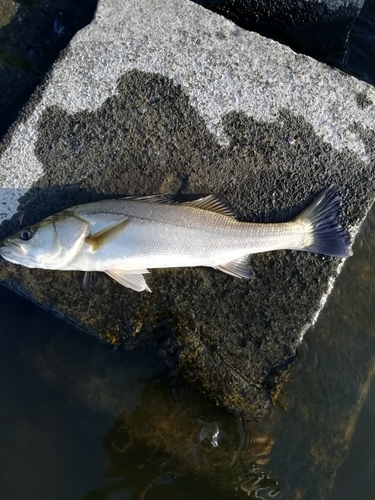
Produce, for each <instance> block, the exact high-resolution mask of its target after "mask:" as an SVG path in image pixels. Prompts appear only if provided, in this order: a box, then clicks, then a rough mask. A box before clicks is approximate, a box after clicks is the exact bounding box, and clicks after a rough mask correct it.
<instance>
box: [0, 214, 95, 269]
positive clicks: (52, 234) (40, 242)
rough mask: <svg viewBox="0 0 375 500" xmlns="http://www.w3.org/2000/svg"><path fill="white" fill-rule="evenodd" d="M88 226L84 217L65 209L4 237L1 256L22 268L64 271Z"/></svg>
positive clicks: (76, 252)
mask: <svg viewBox="0 0 375 500" xmlns="http://www.w3.org/2000/svg"><path fill="white" fill-rule="evenodd" d="M89 227H90V224H89V223H88V222H87V221H86V220H84V219H82V218H80V217H76V216H75V215H74V214H73V213H72V212H69V210H65V211H63V212H60V213H58V214H56V215H52V216H50V217H47V218H46V219H44V220H43V221H42V222H39V223H38V224H35V225H33V226H31V227H26V228H24V229H22V230H21V231H19V232H18V233H17V234H15V235H13V236H10V237H9V238H6V239H5V240H4V241H3V243H2V244H1V246H0V255H1V256H2V257H3V258H4V259H5V260H8V261H9V262H13V263H14V264H20V265H22V266H25V267H39V268H43V269H60V270H63V269H64V266H65V265H66V264H67V263H69V262H70V261H71V260H73V259H74V258H75V257H76V256H77V254H78V252H79V251H80V249H81V248H82V245H83V243H84V241H85V239H86V237H87V236H88V234H89Z"/></svg>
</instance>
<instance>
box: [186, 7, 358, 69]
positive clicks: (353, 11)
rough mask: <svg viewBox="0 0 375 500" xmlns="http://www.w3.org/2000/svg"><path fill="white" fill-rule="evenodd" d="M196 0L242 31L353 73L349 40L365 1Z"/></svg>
mask: <svg viewBox="0 0 375 500" xmlns="http://www.w3.org/2000/svg"><path fill="white" fill-rule="evenodd" d="M193 1H194V2H196V3H198V4H199V5H202V6H204V7H206V8H208V9H210V10H212V11H214V12H216V13H218V14H221V15H223V16H225V17H227V18H228V19H231V20H232V21H234V22H235V23H236V24H238V25H239V26H241V27H242V28H245V29H248V30H251V31H256V32H257V33H260V34H261V35H263V36H267V37H270V38H273V39H274V40H277V41H279V42H282V43H286V44H288V45H289V46H290V47H292V48H293V49H294V50H296V51H298V52H303V53H304V54H307V55H310V56H313V57H315V58H317V59H319V60H320V61H324V62H326V63H329V64H332V65H334V66H338V67H339V68H340V69H344V70H346V71H349V72H350V73H353V72H354V71H353V70H352V69H350V68H351V65H348V61H347V58H346V55H347V49H348V39H349V36H350V35H351V32H352V30H353V25H354V23H355V21H356V19H357V17H358V15H359V14H360V12H361V9H362V6H363V4H364V0H349V1H347V0H315V1H314V0H299V1H298V2H296V1H295V0H283V1H282V2H274V1H272V0H246V1H244V0H193ZM354 31H355V30H354ZM328 34H329V35H328ZM360 44H361V43H360ZM361 59H362V57H361ZM354 66H355V64H354ZM362 67H363V66H362ZM348 68H349V69H348ZM353 69H354V68H353Z"/></svg>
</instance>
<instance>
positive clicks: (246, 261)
mask: <svg viewBox="0 0 375 500" xmlns="http://www.w3.org/2000/svg"><path fill="white" fill-rule="evenodd" d="M215 269H218V270H219V271H222V272H223V273H227V274H230V275H231V276H235V277H236V278H246V279H250V278H252V277H253V276H254V273H253V271H252V269H251V267H250V255H245V256H244V257H240V258H239V259H236V260H232V261H230V262H226V263H225V264H220V266H215Z"/></svg>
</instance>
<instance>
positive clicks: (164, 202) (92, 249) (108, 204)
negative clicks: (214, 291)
mask: <svg viewBox="0 0 375 500" xmlns="http://www.w3.org/2000/svg"><path fill="white" fill-rule="evenodd" d="M339 207H340V200H339V197H338V194H337V191H336V189H335V188H333V187H331V188H328V189H327V190H326V191H324V192H323V193H322V194H321V195H320V196H319V197H318V198H317V199H316V200H315V201H314V202H313V203H312V204H311V205H310V206H308V207H307V208H306V209H305V210H304V211H303V212H302V213H301V214H300V215H299V216H298V217H296V218H295V219H294V220H293V221H290V222H284V223H278V224H255V223H249V222H240V221H238V220H236V218H235V216H234V212H233V210H232V209H231V208H230V207H229V205H228V203H227V202H226V201H225V200H223V199H222V198H218V197H215V196H208V197H206V198H201V199H199V200H195V201H193V202H188V203H179V204H175V203H170V201H169V200H168V199H167V198H166V197H163V196H151V197H143V198H123V199H116V200H103V201H100V202H95V203H88V204H85V205H78V206H76V207H72V208H69V209H67V210H64V211H63V212H60V214H56V215H54V216H52V217H50V218H47V219H45V220H44V221H42V222H41V223H40V224H36V225H35V226H33V227H31V228H27V229H26V230H23V232H22V231H21V233H20V234H19V235H16V236H15V237H12V238H8V239H7V240H5V242H4V244H3V246H2V247H0V255H2V256H3V257H4V258H5V259H7V260H9V261H11V262H16V263H18V264H21V265H25V266H28V267H45V268H48V269H61V270H82V271H102V272H105V273H107V274H108V275H110V276H111V277H112V278H114V279H115V280H117V281H118V282H120V283H121V284H122V285H124V286H127V287H129V288H132V289H134V290H137V291H141V290H148V291H150V289H149V288H148V286H147V284H146V281H145V279H144V276H143V274H145V273H147V272H148V269H153V268H170V267H194V266H208V267H213V268H216V269H219V270H221V271H223V272H226V273H228V274H231V275H233V276H236V277H239V278H250V277H251V275H252V273H251V269H250V266H249V256H250V255H251V254H253V253H258V252H265V251H270V250H279V249H291V250H304V251H311V252H316V253H323V254H328V255H333V256H338V257H346V256H348V255H350V254H351V249H350V237H349V235H348V233H347V232H346V231H345V230H344V229H342V228H341V227H340V225H339V223H338V214H339ZM69 228H71V230H70V229H69ZM71 233H74V237H72V234H71ZM38 240H40V241H38ZM43 245H44V246H45V248H48V251H46V252H45V255H44V258H43ZM36 256H37V257H36Z"/></svg>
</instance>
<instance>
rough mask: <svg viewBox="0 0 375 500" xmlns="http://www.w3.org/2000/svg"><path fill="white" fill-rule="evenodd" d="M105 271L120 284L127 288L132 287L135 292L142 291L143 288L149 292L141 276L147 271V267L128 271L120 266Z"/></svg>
mask: <svg viewBox="0 0 375 500" xmlns="http://www.w3.org/2000/svg"><path fill="white" fill-rule="evenodd" d="M105 272H106V273H107V274H108V276H110V277H111V278H113V279H114V280H116V281H118V282H119V283H120V284H121V285H123V286H126V287H127V288H132V289H133V290H136V291H137V292H142V291H143V290H146V291H147V292H151V290H150V288H149V287H148V286H147V283H146V280H145V278H144V276H143V274H146V273H148V271H147V269H137V270H135V271H134V270H131V271H128V270H125V269H122V268H112V269H108V270H107V271H105Z"/></svg>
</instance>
